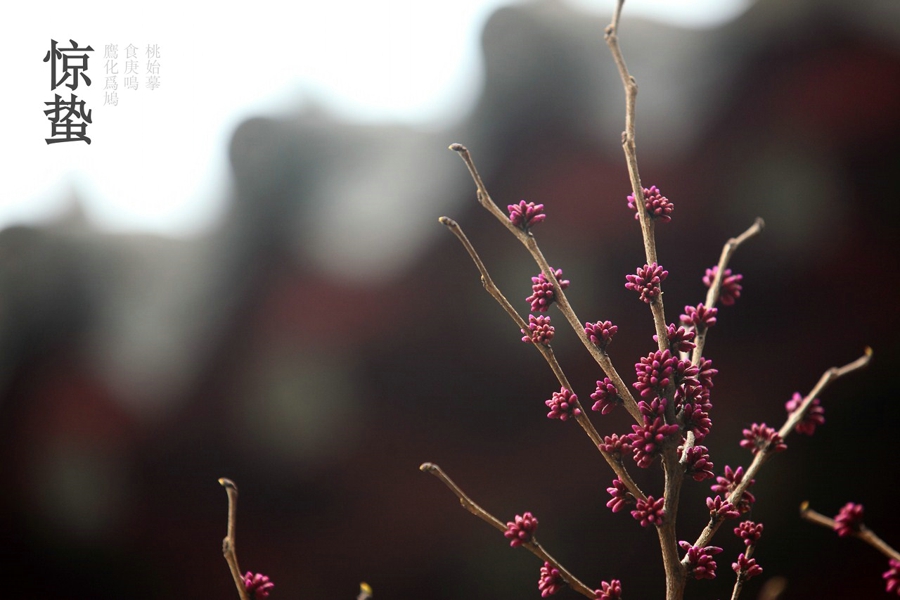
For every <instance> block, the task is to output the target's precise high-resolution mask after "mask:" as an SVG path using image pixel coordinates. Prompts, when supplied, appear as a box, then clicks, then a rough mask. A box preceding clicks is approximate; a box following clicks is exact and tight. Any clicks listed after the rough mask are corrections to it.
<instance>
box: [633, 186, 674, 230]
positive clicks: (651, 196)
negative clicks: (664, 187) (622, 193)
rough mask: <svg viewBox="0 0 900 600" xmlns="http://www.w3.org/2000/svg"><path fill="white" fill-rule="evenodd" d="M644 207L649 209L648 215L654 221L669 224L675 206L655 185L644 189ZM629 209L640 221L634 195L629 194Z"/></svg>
mask: <svg viewBox="0 0 900 600" xmlns="http://www.w3.org/2000/svg"><path fill="white" fill-rule="evenodd" d="M643 192H644V206H645V207H646V209H647V215H648V216H649V217H650V218H651V219H653V220H659V221H660V222H661V223H668V222H669V221H671V220H672V216H671V215H672V211H673V210H674V209H675V205H674V204H672V203H671V202H670V201H669V199H668V198H666V197H665V196H663V195H662V194H660V193H659V189H657V187H656V186H655V185H651V186H650V188H649V189H648V188H644V189H643ZM628 208H630V209H631V210H633V211H634V218H635V219H640V218H641V217H640V215H639V214H638V212H637V204H635V202H634V194H628Z"/></svg>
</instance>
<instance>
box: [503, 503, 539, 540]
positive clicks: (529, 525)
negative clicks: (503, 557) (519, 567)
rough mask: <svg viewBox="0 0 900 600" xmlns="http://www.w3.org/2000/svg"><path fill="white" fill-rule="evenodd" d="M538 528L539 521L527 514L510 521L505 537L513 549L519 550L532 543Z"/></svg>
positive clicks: (504, 533)
mask: <svg viewBox="0 0 900 600" xmlns="http://www.w3.org/2000/svg"><path fill="white" fill-rule="evenodd" d="M537 526H538V520H537V519H536V518H535V517H534V515H532V514H531V513H530V512H527V513H525V514H524V515H516V516H515V519H514V520H512V521H508V522H507V523H506V531H504V532H503V535H504V536H506V538H507V539H508V540H509V545H510V547H511V548H517V547H519V546H521V545H522V544H527V543H528V542H530V541H531V538H532V537H533V536H534V532H535V530H536V529H537Z"/></svg>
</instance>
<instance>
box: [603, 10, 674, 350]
mask: <svg viewBox="0 0 900 600" xmlns="http://www.w3.org/2000/svg"><path fill="white" fill-rule="evenodd" d="M623 4H625V0H619V1H618V2H617V3H616V9H615V11H614V12H613V18H612V22H611V23H610V24H609V25H608V26H607V27H606V30H605V32H604V38H605V39H606V45H607V46H609V50H610V52H611V53H612V57H613V60H614V61H615V63H616V68H618V70H619V76H620V77H621V78H622V86H623V87H624V88H625V131H623V132H622V150H624V152H625V163H626V164H627V165H628V175H629V178H630V179H631V191H632V193H633V194H634V204H635V208H636V209H637V214H638V217H639V219H638V220H639V221H640V223H641V237H642V238H643V240H644V255H645V256H646V258H647V264H651V263H657V264H658V263H659V261H658V260H657V257H656V233H655V222H654V221H653V219H652V218H651V217H650V215H649V214H648V213H647V208H646V207H645V206H644V187H643V185H642V184H641V175H640V172H639V171H638V163H637V145H636V143H635V130H634V120H635V109H636V106H637V92H638V86H637V82H636V81H635V80H634V77H632V76H631V73H629V72H628V67H627V66H626V65H625V57H624V56H622V49H621V48H620V47H619V19H620V17H621V16H622V5H623ZM650 310H651V312H652V313H653V324H654V326H655V328H656V337H657V341H658V343H659V349H660V350H665V349H666V346H665V344H666V339H667V338H666V311H665V307H664V306H663V293H662V288H661V287H660V293H659V296H657V297H656V298H654V300H653V302H651V303H650Z"/></svg>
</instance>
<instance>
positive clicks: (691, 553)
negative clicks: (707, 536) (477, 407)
mask: <svg viewBox="0 0 900 600" xmlns="http://www.w3.org/2000/svg"><path fill="white" fill-rule="evenodd" d="M678 545H679V546H681V549H682V550H684V551H685V558H687V560H688V574H689V575H693V577H694V579H715V578H716V561H715V559H713V556H715V555H716V554H719V553H721V552H722V549H721V548H719V547H718V546H705V547H703V548H701V547H700V546H692V545H691V544H690V543H689V542H678Z"/></svg>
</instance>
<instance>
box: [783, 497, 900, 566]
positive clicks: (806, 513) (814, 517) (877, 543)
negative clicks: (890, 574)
mask: <svg viewBox="0 0 900 600" xmlns="http://www.w3.org/2000/svg"><path fill="white" fill-rule="evenodd" d="M800 516H801V517H802V518H804V519H806V520H807V521H809V522H811V523H815V524H817V525H821V526H822V527H827V528H828V529H835V527H836V525H837V523H836V522H835V520H834V519H832V518H830V517H826V516H825V515H823V514H822V513H818V512H816V511H814V510H813V509H811V508H810V507H809V502H803V503H802V504H801V505H800ZM850 535H852V536H853V537H856V538H859V539H861V540H862V541H864V542H866V543H867V544H869V545H870V546H872V547H873V548H875V549H876V550H878V551H879V552H881V553H882V554H884V555H885V556H887V557H888V558H893V559H894V560H900V552H898V551H897V550H895V549H894V548H892V547H891V546H890V545H888V543H887V542H885V541H884V540H882V539H881V538H880V537H878V536H877V535H875V532H874V531H872V530H871V529H869V528H868V527H866V526H865V525H863V524H860V525H859V529H851V530H850Z"/></svg>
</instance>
